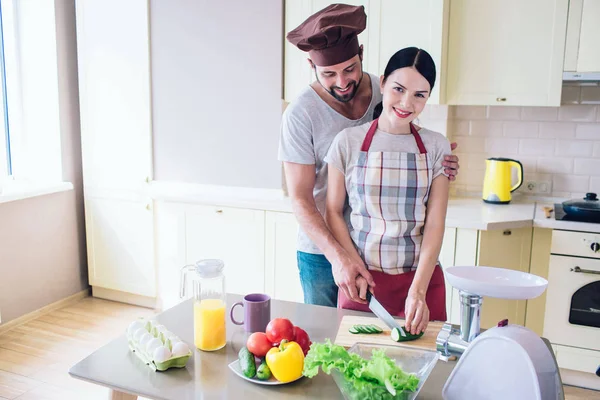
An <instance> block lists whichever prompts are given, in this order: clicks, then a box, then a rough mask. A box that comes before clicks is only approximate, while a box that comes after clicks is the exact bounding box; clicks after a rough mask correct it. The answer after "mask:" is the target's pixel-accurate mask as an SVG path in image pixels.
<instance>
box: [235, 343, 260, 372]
mask: <svg viewBox="0 0 600 400" xmlns="http://www.w3.org/2000/svg"><path fill="white" fill-rule="evenodd" d="M238 358H239V360H240V368H241V369H242V372H243V374H244V375H245V376H247V377H248V378H254V376H255V375H256V362H255V361H254V354H252V353H250V350H248V348H247V347H246V346H244V347H242V348H241V349H240V352H239V353H238Z"/></svg>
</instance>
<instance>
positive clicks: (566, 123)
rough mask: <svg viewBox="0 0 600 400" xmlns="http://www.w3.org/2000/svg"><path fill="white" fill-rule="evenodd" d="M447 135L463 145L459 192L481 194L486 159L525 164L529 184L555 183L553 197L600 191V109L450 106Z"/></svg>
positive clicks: (579, 94) (566, 106) (552, 188)
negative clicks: (506, 159) (508, 160)
mask: <svg viewBox="0 0 600 400" xmlns="http://www.w3.org/2000/svg"><path fill="white" fill-rule="evenodd" d="M575 95H578V96H580V98H582V97H581V96H584V94H583V91H582V90H579V91H578V92H577V94H573V96H575ZM590 96H592V95H590ZM593 96H596V94H593ZM595 98H597V97H595ZM564 101H565V96H563V102H564ZM434 108H435V107H434ZM430 114H431V113H430ZM427 122H429V121H427ZM437 123H438V124H441V122H439V121H438V122H437ZM424 126H427V127H429V125H428V124H424ZM447 136H448V137H449V138H450V139H451V141H455V142H457V143H458V148H457V150H456V151H455V154H457V155H458V156H459V158H460V165H461V169H460V173H459V176H458V179H457V181H456V182H455V184H454V190H455V191H458V192H473V193H476V192H479V193H480V192H481V189H482V187H483V177H484V171H485V159H486V158H488V157H508V158H514V159H516V160H519V161H521V162H522V163H523V166H524V170H525V180H526V181H527V180H529V179H533V180H536V181H547V182H551V188H550V190H551V192H550V193H548V195H552V196H558V197H579V196H581V195H583V193H585V192H587V191H595V192H600V105H581V104H580V105H571V104H566V105H563V106H561V107H467V106H460V107H449V108H448V121H447ZM519 191H520V192H522V193H527V194H529V193H528V192H527V190H526V189H525V185H523V186H522V187H521V189H519Z"/></svg>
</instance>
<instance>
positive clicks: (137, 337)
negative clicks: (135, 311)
mask: <svg viewBox="0 0 600 400" xmlns="http://www.w3.org/2000/svg"><path fill="white" fill-rule="evenodd" d="M145 333H148V332H146V329H145V328H140V329H138V330H137V331H135V332H134V333H133V340H134V341H136V342H138V343H139V342H140V339H141V338H142V336H143V335H144V334H145Z"/></svg>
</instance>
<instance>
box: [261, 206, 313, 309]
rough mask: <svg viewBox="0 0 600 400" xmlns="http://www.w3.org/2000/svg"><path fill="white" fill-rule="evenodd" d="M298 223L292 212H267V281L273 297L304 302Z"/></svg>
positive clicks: (267, 287) (267, 286) (268, 290)
mask: <svg viewBox="0 0 600 400" xmlns="http://www.w3.org/2000/svg"><path fill="white" fill-rule="evenodd" d="M298 227H299V225H298V222H297V221H296V217H294V214H292V213H286V212H273V211H267V212H266V217H265V278H266V281H265V282H266V290H267V293H268V294H269V295H271V297H273V298H274V299H278V300H288V301H295V302H298V303H302V302H303V301H304V294H303V292H302V286H301V285H300V277H299V273H298V261H297V258H296V239H297V237H298Z"/></svg>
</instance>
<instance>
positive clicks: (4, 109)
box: [0, 2, 12, 182]
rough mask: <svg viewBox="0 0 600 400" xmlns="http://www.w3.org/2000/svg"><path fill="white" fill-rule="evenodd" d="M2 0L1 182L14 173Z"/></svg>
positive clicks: (0, 53)
mask: <svg viewBox="0 0 600 400" xmlns="http://www.w3.org/2000/svg"><path fill="white" fill-rule="evenodd" d="M2 11H3V10H2V2H0V81H1V82H0V182H1V181H3V180H4V179H5V178H6V177H8V176H10V175H12V165H11V157H10V155H11V154H10V129H9V126H8V101H7V97H6V67H5V65H6V64H5V62H4V59H5V53H4V24H3V23H2V20H3V18H2V17H3V12H2Z"/></svg>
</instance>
